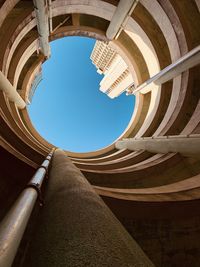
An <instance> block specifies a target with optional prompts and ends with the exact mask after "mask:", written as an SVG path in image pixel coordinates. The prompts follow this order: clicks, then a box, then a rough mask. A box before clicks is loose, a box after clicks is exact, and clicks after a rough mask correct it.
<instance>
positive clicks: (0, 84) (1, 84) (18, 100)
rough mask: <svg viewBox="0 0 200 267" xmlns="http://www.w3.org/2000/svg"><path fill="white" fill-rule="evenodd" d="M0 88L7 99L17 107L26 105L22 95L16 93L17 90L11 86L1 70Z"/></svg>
mask: <svg viewBox="0 0 200 267" xmlns="http://www.w3.org/2000/svg"><path fill="white" fill-rule="evenodd" d="M0 90H2V91H3V92H4V93H5V94H6V96H7V97H8V99H9V100H10V101H12V102H14V103H15V105H16V106H17V107H18V108H19V109H23V108H25V107H26V103H25V102H24V100H23V99H22V97H21V96H20V95H19V94H18V92H17V91H16V90H15V88H14V87H13V86H12V84H11V83H10V82H9V80H8V79H7V78H6V77H5V76H4V75H3V73H2V72H1V71H0Z"/></svg>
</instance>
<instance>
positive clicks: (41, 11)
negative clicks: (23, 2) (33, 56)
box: [33, 0, 50, 58]
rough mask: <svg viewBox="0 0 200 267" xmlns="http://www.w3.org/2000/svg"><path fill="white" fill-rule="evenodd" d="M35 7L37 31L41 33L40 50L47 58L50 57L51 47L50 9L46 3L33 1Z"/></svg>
mask: <svg viewBox="0 0 200 267" xmlns="http://www.w3.org/2000/svg"><path fill="white" fill-rule="evenodd" d="M33 3H34V7H35V15H36V20H37V29H38V33H39V43H40V50H41V52H42V53H43V54H44V56H45V57H46V58H49V57H50V46H49V22H48V8H47V5H46V1H44V0H33Z"/></svg>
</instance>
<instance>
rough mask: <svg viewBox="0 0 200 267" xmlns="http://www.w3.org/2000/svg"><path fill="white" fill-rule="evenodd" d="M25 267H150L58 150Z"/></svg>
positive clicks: (131, 240) (96, 196) (74, 168)
mask: <svg viewBox="0 0 200 267" xmlns="http://www.w3.org/2000/svg"><path fill="white" fill-rule="evenodd" d="M49 175H50V178H49V184H48V188H47V193H46V198H45V204H44V207H43V210H42V214H41V216H40V219H39V222H38V224H37V227H36V232H35V234H34V236H33V237H32V244H31V246H30V250H29V255H28V256H27V262H25V265H24V266H29V267H36V266H37V267H38V266H39V267H55V266H56V267H61V266H70V267H75V266H76V267H86V266H87V267H89V266H91V267H94V266H99V267H103V266H104V267H111V266H113V267H125V266H126V267H128V266H129V267H131V266H135V267H139V266H143V267H144V266H153V264H152V263H151V262H150V260H149V259H148V258H147V257H146V256H145V254H144V253H143V251H142V250H141V249H140V247H139V246H138V245H137V244H136V242H135V241H134V240H133V239H132V238H131V237H130V236H129V234H128V233H127V232H126V230H125V229H124V228H123V227H122V226H121V224H120V223H119V221H118V220H117V219H116V218H115V216H114V215H113V214H112V212H111V211H110V210H109V209H108V207H107V206H106V205H105V204H104V202H103V201H102V200H101V198H100V197H99V196H98V195H97V194H96V193H95V191H94V190H93V188H92V187H91V185H90V184H89V183H88V182H87V180H86V179H85V178H84V176H83V174H82V173H81V172H80V171H79V169H77V168H76V167H75V166H74V165H73V164H72V162H71V161H70V160H69V159H68V158H67V156H66V154H65V153H64V152H63V151H62V150H59V149H58V150H56V151H55V153H54V156H53V161H52V168H51V170H50V173H49Z"/></svg>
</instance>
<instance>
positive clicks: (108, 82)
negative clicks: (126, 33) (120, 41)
mask: <svg viewBox="0 0 200 267" xmlns="http://www.w3.org/2000/svg"><path fill="white" fill-rule="evenodd" d="M90 58H91V60H92V63H93V64H94V65H95V66H96V68H97V72H98V73H100V74H103V75H104V77H103V78H102V80H101V82H100V90H101V91H102V92H103V93H105V94H107V95H108V96H109V97H110V98H115V97H117V96H119V95H120V94H121V93H123V92H124V91H126V90H127V89H128V88H129V87H130V86H131V85H133V77H132V74H131V73H130V71H129V69H128V66H127V64H126V62H125V61H124V60H123V58H122V57H121V56H120V55H119V54H118V53H117V52H116V51H115V50H114V49H113V48H112V47H111V46H109V44H106V43H105V42H101V41H96V43H95V46H94V49H93V51H92V53H91V57H90Z"/></svg>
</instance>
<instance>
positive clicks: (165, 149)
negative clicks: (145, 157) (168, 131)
mask: <svg viewBox="0 0 200 267" xmlns="http://www.w3.org/2000/svg"><path fill="white" fill-rule="evenodd" d="M115 147H116V148H117V149H129V150H131V151H137V150H146V151H148V152H151V153H159V154H160V153H163V154H166V153H180V154H182V155H183V156H186V157H198V158H199V157H200V135H191V136H181V135H179V136H160V137H155V138H152V137H146V138H145V137H144V138H138V139H134V138H127V139H123V140H121V141H117V142H116V144H115Z"/></svg>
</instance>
